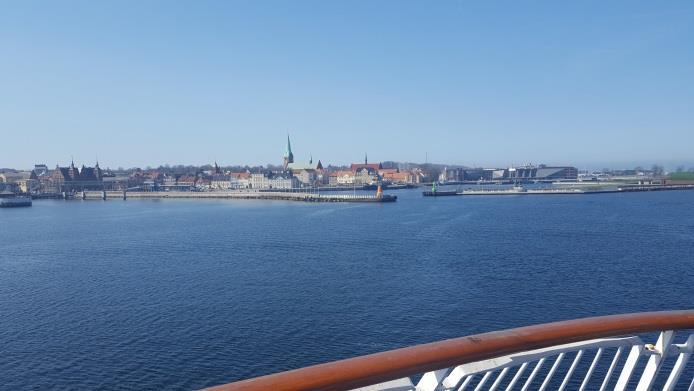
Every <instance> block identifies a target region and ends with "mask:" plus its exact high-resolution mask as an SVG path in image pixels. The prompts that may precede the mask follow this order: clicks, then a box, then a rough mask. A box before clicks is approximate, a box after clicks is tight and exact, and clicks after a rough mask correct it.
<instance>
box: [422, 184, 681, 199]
mask: <svg viewBox="0 0 694 391" xmlns="http://www.w3.org/2000/svg"><path fill="white" fill-rule="evenodd" d="M671 190H694V185H642V186H624V187H617V188H592V189H591V188H570V187H569V188H567V187H564V188H551V189H528V188H525V187H522V186H514V187H512V188H507V189H464V190H443V191H440V190H438V189H436V188H432V190H431V191H424V192H422V195H423V196H424V197H446V196H473V195H495V196H502V195H576V194H606V193H634V192H644V191H671Z"/></svg>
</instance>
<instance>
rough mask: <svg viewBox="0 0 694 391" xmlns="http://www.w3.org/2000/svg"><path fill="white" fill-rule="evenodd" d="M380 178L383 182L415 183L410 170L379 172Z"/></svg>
mask: <svg viewBox="0 0 694 391" xmlns="http://www.w3.org/2000/svg"><path fill="white" fill-rule="evenodd" d="M381 178H382V180H383V182H386V183H399V184H410V183H416V175H415V174H413V173H412V172H411V171H402V172H401V171H400V170H395V171H394V172H393V171H386V172H382V173H381Z"/></svg>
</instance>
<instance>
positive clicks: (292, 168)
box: [286, 157, 324, 186]
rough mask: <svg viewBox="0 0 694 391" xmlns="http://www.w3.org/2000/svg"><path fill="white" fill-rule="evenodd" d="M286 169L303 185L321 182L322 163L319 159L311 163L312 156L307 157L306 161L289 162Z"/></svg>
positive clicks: (322, 174)
mask: <svg viewBox="0 0 694 391" xmlns="http://www.w3.org/2000/svg"><path fill="white" fill-rule="evenodd" d="M286 170H287V171H288V172H290V173H291V174H292V176H294V177H296V178H297V179H298V180H299V182H301V183H302V184H303V185H305V186H314V185H318V184H320V183H322V182H323V177H324V170H323V164H322V163H321V161H320V160H319V161H318V163H313V157H310V158H309V161H308V163H289V164H287V168H286Z"/></svg>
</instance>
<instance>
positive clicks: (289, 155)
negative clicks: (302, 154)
mask: <svg viewBox="0 0 694 391" xmlns="http://www.w3.org/2000/svg"><path fill="white" fill-rule="evenodd" d="M284 157H287V158H292V157H294V156H293V154H292V143H291V141H289V135H288V134H287V149H286V150H285V151H284Z"/></svg>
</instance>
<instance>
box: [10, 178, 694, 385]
mask: <svg viewBox="0 0 694 391" xmlns="http://www.w3.org/2000/svg"><path fill="white" fill-rule="evenodd" d="M397 194H398V195H399V197H400V199H399V201H398V202H397V203H395V204H383V205H375V204H303V203H287V202H265V201H222V200H219V201H215V200H208V201H203V200H162V201H138V200H128V201H126V202H123V201H115V200H113V201H107V202H102V201H85V202H82V201H70V202H64V201H35V203H34V206H33V207H32V208H28V209H0V246H1V248H0V388H3V389H13V390H16V389H36V388H39V389H85V388H87V389H95V388H107V389H163V388H167V389H191V388H200V387H204V386H210V385H214V384H218V383H220V382H228V381H232V380H236V379H241V378H246V377H250V376H256V375H261V374H265V373H269V372H275V371H279V370H285V369H290V368H295V367H300V366H305V365H309V364H314V363H319V362H325V361H329V360H334V359H340V358H346V357H350V356H354V355H360V354H366V353H372V352H377V351H382V350H386V349H392V348H397V347H402V346H407V345H412V344H416V343H422V342H429V341H435V340H440V339H444V338H450V337H457V336H462V335H466V334H472V333H479V332H484V331H490V330H496V329H502V328H509V327H516V326H522V325H528V324H533V323H539V322H547V321H554V320H560V319H569V318H577V317H584V316H591V315H602V314H613V313H621V312H633V311H647V310H662V309H685V308H694V288H693V287H692V286H693V283H694V192H656V193H635V194H605V195H593V196H580V195H579V196H526V197H522V196H519V197H516V196H509V197H444V198H437V199H432V198H422V197H421V195H420V193H419V192H418V191H400V192H397ZM690 368H691V364H690ZM691 373H692V372H691V371H689V378H691Z"/></svg>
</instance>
